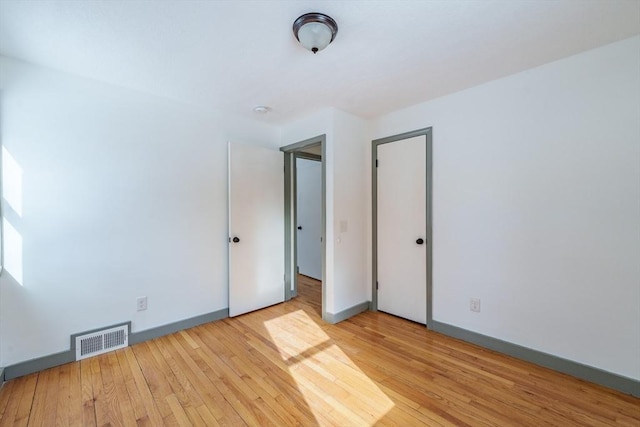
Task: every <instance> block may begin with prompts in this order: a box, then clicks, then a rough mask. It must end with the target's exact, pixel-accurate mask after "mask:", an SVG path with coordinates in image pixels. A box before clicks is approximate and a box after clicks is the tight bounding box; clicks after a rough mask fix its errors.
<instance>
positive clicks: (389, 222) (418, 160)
mask: <svg viewBox="0 0 640 427" xmlns="http://www.w3.org/2000/svg"><path fill="white" fill-rule="evenodd" d="M426 146H427V144H426V136H424V135H422V136H416V137H413V138H408V139H403V140H399V141H394V142H390V143H387V144H381V145H379V146H378V154H377V159H378V169H377V177H378V179H377V188H378V194H377V200H378V203H377V211H378V221H377V239H378V259H377V263H378V286H379V288H378V310H380V311H384V312H386V313H390V314H394V315H396V316H400V317H404V318H406V319H410V320H413V321H415V322H419V323H426V322H427V264H426V262H427V241H426V238H427V235H426V215H427V211H426V208H427V204H426V197H427V190H426V176H427V175H426Z"/></svg>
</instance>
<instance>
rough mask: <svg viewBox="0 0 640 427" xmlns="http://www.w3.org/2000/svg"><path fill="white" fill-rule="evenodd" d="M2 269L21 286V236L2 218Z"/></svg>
mask: <svg viewBox="0 0 640 427" xmlns="http://www.w3.org/2000/svg"><path fill="white" fill-rule="evenodd" d="M2 228H3V230H2V240H3V249H4V253H3V255H4V260H3V261H4V269H5V270H7V272H9V274H11V275H12V276H13V278H14V279H15V280H16V281H17V282H18V283H20V285H22V236H21V235H20V233H18V231H17V230H16V229H15V228H13V226H12V225H11V223H10V222H9V221H7V219H6V218H2Z"/></svg>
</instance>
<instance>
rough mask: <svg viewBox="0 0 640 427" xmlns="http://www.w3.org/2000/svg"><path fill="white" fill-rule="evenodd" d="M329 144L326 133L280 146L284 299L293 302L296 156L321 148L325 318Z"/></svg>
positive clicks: (323, 314)
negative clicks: (311, 148)
mask: <svg viewBox="0 0 640 427" xmlns="http://www.w3.org/2000/svg"><path fill="white" fill-rule="evenodd" d="M326 141H327V136H326V135H325V134H323V135H318V136H315V137H313V138H309V139H305V140H303V141H299V142H296V143H294V144H290V145H286V146H284V147H280V151H283V152H284V216H285V228H284V234H285V236H284V238H285V294H284V300H285V301H289V300H290V299H291V298H293V297H295V296H297V294H298V279H297V274H296V266H297V264H298V262H297V253H296V252H297V251H296V248H297V234H298V233H297V229H296V224H297V216H296V202H297V201H296V193H297V189H296V176H297V174H296V157H300V158H309V154H307V153H305V152H304V150H305V149H308V148H310V147H313V146H316V145H320V146H321V148H322V149H321V153H322V154H321V159H320V161H321V163H322V249H321V252H322V318H323V319H325V320H326V319H327V317H326V307H327V304H326V291H325V286H326V284H325V282H326V277H327V275H326V235H327V233H326V230H327V229H326V206H327V203H326V201H327V197H326V175H327V174H326V146H327V144H326Z"/></svg>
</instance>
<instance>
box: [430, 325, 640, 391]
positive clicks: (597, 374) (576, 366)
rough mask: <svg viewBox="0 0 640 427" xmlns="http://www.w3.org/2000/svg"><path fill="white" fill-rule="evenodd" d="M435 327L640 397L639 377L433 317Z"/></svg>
mask: <svg viewBox="0 0 640 427" xmlns="http://www.w3.org/2000/svg"><path fill="white" fill-rule="evenodd" d="M433 330H434V331H435V332H439V333H441V334H443V335H447V336H450V337H452V338H458V339H461V340H462V341H467V342H470V343H472V344H476V345H479V346H482V347H485V348H488V349H489V350H494V351H497V352H499V353H504V354H507V355H509V356H513V357H516V358H518V359H522V360H526V361H527V362H531V363H535V364H536V365H540V366H544V367H546V368H550V369H553V370H554V371H558V372H562V373H564V374H569V375H571V376H574V377H576V378H580V379H583V380H586V381H590V382H592V383H596V384H600V385H603V386H605V387H610V388H613V389H616V390H619V391H621V392H623V393H627V394H631V395H633V396H636V397H640V381H637V380H634V379H631V378H627V377H623V376H621V375H617V374H613V373H611V372H607V371H603V370H601V369H598V368H593V367H591V366H587V365H583V364H581V363H578V362H573V361H571V360H568V359H563V358H561V357H558V356H553V355H551V354H548V353H543V352H541V351H537V350H533V349H530V348H527V347H522V346H520V345H517V344H513V343H510V342H507V341H502V340H499V339H497V338H492V337H489V336H486V335H482V334H478V333H476V332H472V331H469V330H467V329H462V328H459V327H457V326H453V325H449V324H447V323H440V322H436V321H434V322H433Z"/></svg>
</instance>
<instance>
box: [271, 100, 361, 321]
mask: <svg viewBox="0 0 640 427" xmlns="http://www.w3.org/2000/svg"><path fill="white" fill-rule="evenodd" d="M367 126H368V125H367V122H366V121H364V120H362V119H359V118H357V117H354V116H351V115H349V114H347V113H344V112H342V111H339V110H336V109H332V108H330V109H325V110H322V111H319V112H317V113H315V114H313V115H310V116H307V117H304V118H302V119H300V120H297V121H295V122H293V123H290V124H288V125H286V126H284V127H283V128H282V139H281V145H283V146H284V145H289V144H293V143H296V142H299V141H302V140H305V139H309V138H312V137H315V136H318V135H322V134H326V147H325V171H326V175H327V176H326V181H327V182H326V187H325V192H326V207H325V209H326V218H325V219H326V223H327V226H326V233H327V235H326V236H325V238H326V259H325V263H326V266H325V268H326V276H325V283H324V288H325V294H326V295H325V298H326V307H324V310H325V311H326V312H328V313H331V314H337V313H340V312H341V311H343V310H345V309H348V308H350V307H353V306H355V305H357V304H360V303H362V302H365V301H369V299H370V297H369V296H368V293H367V291H368V287H369V284H368V283H370V282H367V265H366V262H367V258H366V253H367V250H368V249H367V233H366V227H367V223H368V222H367V206H368V205H367V204H366V200H367V197H368V193H370V190H368V189H367V187H366V182H367V181H366V176H367V175H366V174H367V171H366V161H367V160H366V149H367V144H370V141H369V138H368V127H367ZM342 221H346V222H347V231H346V232H341V231H340V230H341V228H340V225H341V222H342ZM369 293H370V292H369Z"/></svg>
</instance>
